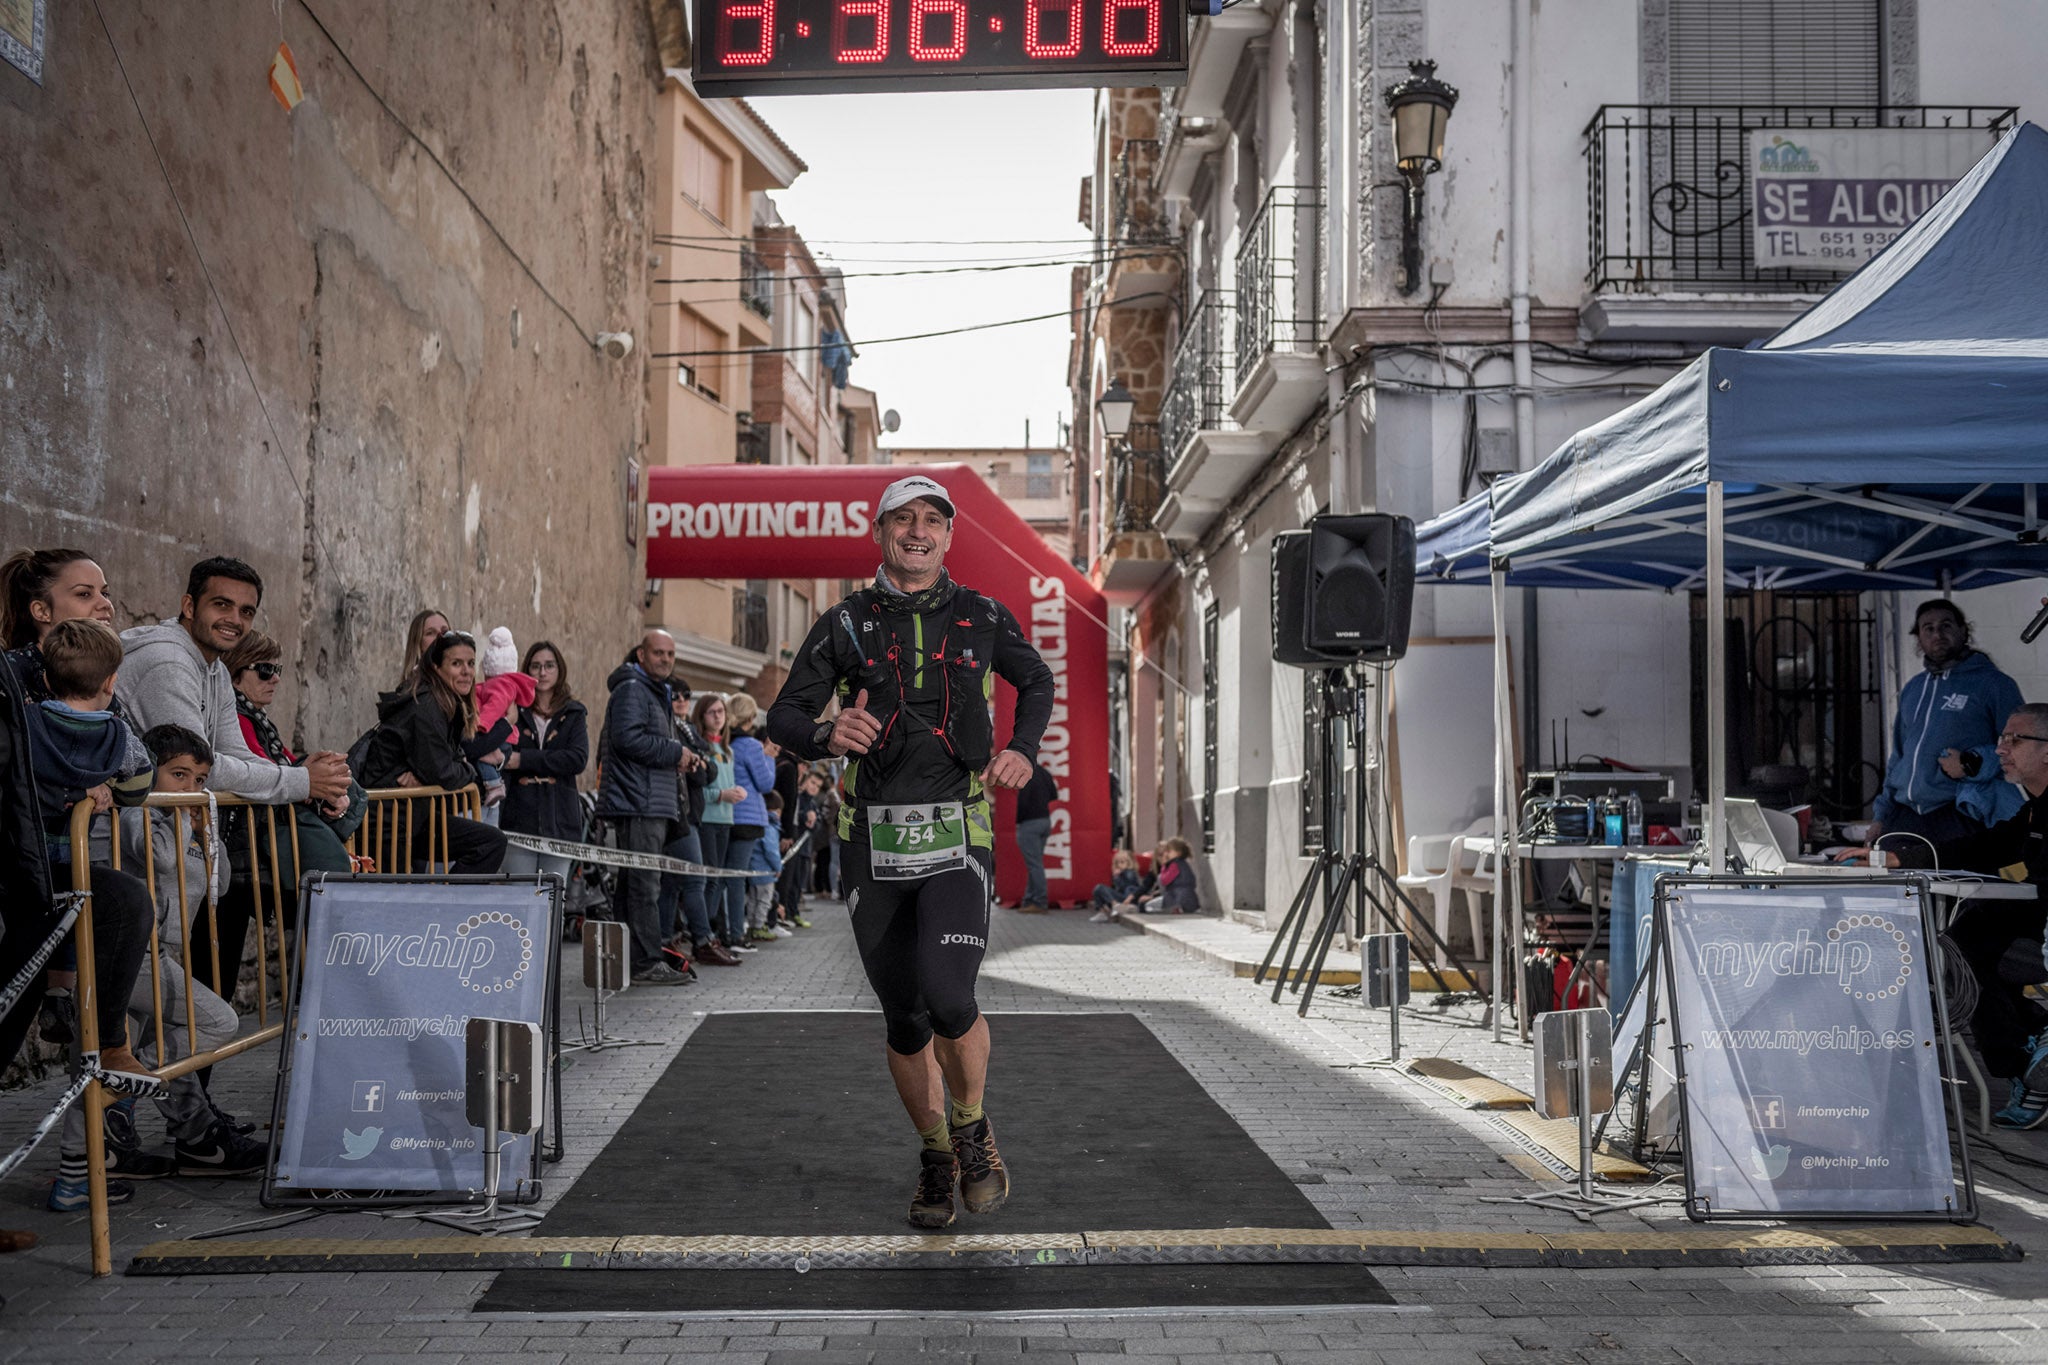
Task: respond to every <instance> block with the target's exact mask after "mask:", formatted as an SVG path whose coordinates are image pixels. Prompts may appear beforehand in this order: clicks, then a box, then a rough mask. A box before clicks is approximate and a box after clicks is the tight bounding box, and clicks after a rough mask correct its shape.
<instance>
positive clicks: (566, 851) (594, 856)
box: [505, 830, 811, 877]
mask: <svg viewBox="0 0 2048 1365" xmlns="http://www.w3.org/2000/svg"><path fill="white" fill-rule="evenodd" d="M810 839H811V832H810V831H809V830H805V831H804V834H803V837H802V838H800V839H798V840H797V841H796V843H794V844H792V845H791V846H790V850H789V852H787V853H785V854H783V855H782V856H783V857H784V858H785V859H789V858H794V857H795V856H796V855H797V854H798V853H800V852H802V851H803V847H804V845H805V844H807V843H809V842H810ZM505 840H506V842H508V843H510V844H512V845H513V846H514V847H517V848H523V849H526V850H527V851H528V852H531V853H544V854H546V855H547V856H548V857H550V858H567V859H569V860H570V861H571V862H577V863H600V864H602V865H603V866H605V867H629V868H633V869H634V870H636V871H640V872H673V873H679V874H681V875H683V876H686V877H765V876H767V875H768V874H767V873H765V872H762V871H760V870H758V869H753V868H745V869H734V868H730V867H706V866H705V865H704V864H703V863H693V862H689V861H687V860H686V859H682V858H671V857H668V856H667V855H665V854H661V853H636V852H634V851H632V850H631V849H624V848H606V847H605V846H604V845H603V844H573V843H570V842H569V841H568V840H566V839H543V838H541V837H540V836H539V835H537V834H507V835H506V836H505Z"/></svg>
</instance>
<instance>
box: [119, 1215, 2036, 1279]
mask: <svg viewBox="0 0 2048 1365" xmlns="http://www.w3.org/2000/svg"><path fill="white" fill-rule="evenodd" d="M2020 1255H2021V1253H2020V1249H2019V1248H2018V1247H2016V1246H2014V1245H2013V1244H2012V1243H2011V1242H2008V1241H2007V1240H2005V1238H2003V1237H2001V1236H1999V1235H1998V1234H1997V1233H1996V1232H1993V1231H1992V1230H1991V1229H1989V1228H1982V1227H1956V1226H1953V1225H1950V1224H1941V1223H1921V1224H1906V1225H1900V1226H1883V1225H1878V1226H1870V1227H1859V1228H1849V1229H1842V1228H1831V1229H1827V1230H1825V1231H1809V1230H1806V1229H1803V1228H1793V1227H1784V1228H1769V1229H1762V1230H1744V1231H1733V1230H1729V1229H1725V1228H1712V1227H1705V1228H1694V1227H1680V1228H1672V1229H1667V1230H1645V1231H1637V1232H1586V1233H1567V1234H1545V1233H1514V1232H1507V1233H1489V1232H1472V1233H1463V1232H1439V1231H1413V1232H1409V1231H1363V1230H1361V1231H1356V1232H1352V1231H1337V1230H1335V1229H1322V1228H1212V1229H1197V1230H1190V1231H1178V1232H1176V1231H1163V1232H1098V1233H1062V1234H1045V1235H1043V1236H1032V1235H1029V1234H1026V1235H1023V1236H1017V1237H1000V1236H979V1237H974V1236H963V1237H944V1236H902V1237H755V1238H748V1237H535V1238H529V1239H512V1238H506V1239H492V1240H479V1239H476V1238H471V1237H424V1238H394V1239H384V1240H364V1241H345V1240H340V1239H291V1240H283V1241H270V1242H242V1243H234V1242H221V1241H197V1242H159V1243H157V1244H155V1245H154V1246H148V1247H144V1248H143V1249H142V1250H141V1251H140V1252H138V1253H137V1254H136V1257H135V1259H134V1260H133V1262H131V1263H130V1265H129V1273H130V1274H137V1275H186V1274H216V1275H218V1274H271V1273H277V1272H286V1271H289V1272H293V1273H311V1272H322V1271H344V1270H378V1271H390V1270H407V1269H410V1270H423V1271H445V1270H515V1269H531V1270H666V1269H678V1268H688V1269H693V1270H784V1271H791V1272H794V1273H797V1274H804V1273H806V1272H808V1271H812V1270H924V1269H934V1268H939V1267H949V1268H961V1267H973V1268H986V1269H1027V1268H1030V1269H1036V1268H1060V1267H1066V1268H1086V1267H1091V1266H1111V1265H1275V1264H1278V1265H1305V1264H1331V1263H1339V1264H1353V1265H1365V1266H1376V1265H1435V1266H1502V1267H1506V1266H1539V1267H1553V1268H1559V1269H1597V1268H1614V1267H1667V1266H1678V1265H1688V1266H1703V1265H1706V1266H1757V1265H1845V1264H1859V1265H1882V1264H1910V1263H1937V1262H1971V1261H2016V1260H2019V1259H2020Z"/></svg>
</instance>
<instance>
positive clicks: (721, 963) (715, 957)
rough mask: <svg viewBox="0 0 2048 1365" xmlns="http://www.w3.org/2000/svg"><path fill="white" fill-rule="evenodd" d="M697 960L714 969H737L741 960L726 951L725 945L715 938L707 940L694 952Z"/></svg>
mask: <svg viewBox="0 0 2048 1365" xmlns="http://www.w3.org/2000/svg"><path fill="white" fill-rule="evenodd" d="M694 951H695V953H696V957H697V960H698V961H699V962H702V963H704V964H706V965H707V966H712V967H737V966H739V965H740V960H739V959H738V958H737V957H735V956H733V955H732V954H731V953H729V952H727V951H726V950H725V945H724V944H723V943H720V942H719V941H718V940H717V939H715V938H707V939H705V940H704V941H703V942H702V943H700V944H698V945H697V946H696V949H695V950H694Z"/></svg>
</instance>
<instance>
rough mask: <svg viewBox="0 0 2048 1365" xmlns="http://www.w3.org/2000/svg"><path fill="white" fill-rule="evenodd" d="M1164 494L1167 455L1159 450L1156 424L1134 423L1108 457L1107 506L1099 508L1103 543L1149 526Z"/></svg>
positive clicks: (1157, 425) (1149, 528)
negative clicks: (1127, 434)
mask: <svg viewBox="0 0 2048 1365" xmlns="http://www.w3.org/2000/svg"><path fill="white" fill-rule="evenodd" d="M1165 493H1166V456H1165V455H1164V454H1163V453H1162V452H1161V451H1160V449H1159V424H1158V423H1157V422H1133V423H1131V432H1130V435H1129V437H1127V438H1126V439H1125V441H1124V443H1123V444H1122V446H1120V447H1119V448H1118V449H1116V450H1115V451H1113V452H1112V453H1111V455H1110V458H1109V505H1108V506H1106V507H1104V508H1103V509H1102V531H1103V539H1104V541H1105V542H1107V541H1109V540H1111V539H1114V538H1115V537H1116V536H1119V535H1129V534H1131V533H1133V532H1137V531H1149V530H1151V529H1152V518H1153V517H1154V516H1156V515H1157V514H1158V512H1159V500H1160V498H1161V497H1163V496H1165Z"/></svg>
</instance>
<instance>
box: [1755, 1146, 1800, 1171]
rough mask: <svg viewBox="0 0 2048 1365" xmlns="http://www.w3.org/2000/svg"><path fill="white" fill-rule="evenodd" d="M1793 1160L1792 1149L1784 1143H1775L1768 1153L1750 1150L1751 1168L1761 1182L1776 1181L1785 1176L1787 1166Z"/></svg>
mask: <svg viewBox="0 0 2048 1365" xmlns="http://www.w3.org/2000/svg"><path fill="white" fill-rule="evenodd" d="M1791 1159H1792V1149H1791V1148H1790V1147H1787V1146H1786V1145H1785V1144H1784V1143H1782V1142H1774V1143H1772V1144H1771V1149H1770V1151H1768V1152H1759V1151H1757V1150H1756V1149H1755V1148H1751V1149H1750V1153H1749V1167H1750V1170H1751V1171H1753V1172H1755V1174H1756V1178H1757V1179H1759V1180H1776V1179H1777V1178H1778V1177H1779V1176H1781V1175H1783V1174H1785V1166H1786V1164H1787V1163H1788V1162H1790V1161H1791Z"/></svg>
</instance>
